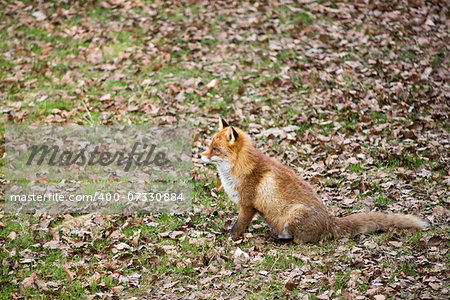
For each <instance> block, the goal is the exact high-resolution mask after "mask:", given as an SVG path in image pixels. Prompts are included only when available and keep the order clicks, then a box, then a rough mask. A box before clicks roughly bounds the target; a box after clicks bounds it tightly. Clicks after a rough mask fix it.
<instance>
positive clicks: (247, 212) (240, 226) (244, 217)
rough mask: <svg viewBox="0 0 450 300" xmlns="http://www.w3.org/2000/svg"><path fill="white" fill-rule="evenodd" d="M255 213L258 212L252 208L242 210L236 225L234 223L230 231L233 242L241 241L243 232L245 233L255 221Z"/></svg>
mask: <svg viewBox="0 0 450 300" xmlns="http://www.w3.org/2000/svg"><path fill="white" fill-rule="evenodd" d="M255 213H256V211H255V209H253V208H250V207H245V208H244V207H241V208H240V210H239V215H238V219H237V221H236V223H234V225H233V227H232V228H231V231H230V236H231V238H232V239H233V240H237V239H239V237H240V236H241V234H242V232H244V230H245V229H247V228H248V225H250V223H251V221H252V220H253V217H254V216H255Z"/></svg>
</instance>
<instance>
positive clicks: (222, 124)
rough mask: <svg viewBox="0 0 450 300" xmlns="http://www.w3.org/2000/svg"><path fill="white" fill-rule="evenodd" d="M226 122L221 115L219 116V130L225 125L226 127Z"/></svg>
mask: <svg viewBox="0 0 450 300" xmlns="http://www.w3.org/2000/svg"><path fill="white" fill-rule="evenodd" d="M228 126H229V125H228V123H227V121H225V120H224V119H222V117H219V131H220V130H222V129H224V128H225V127H228Z"/></svg>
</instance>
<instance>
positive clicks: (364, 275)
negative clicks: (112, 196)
mask: <svg viewBox="0 0 450 300" xmlns="http://www.w3.org/2000/svg"><path fill="white" fill-rule="evenodd" d="M448 13H449V5H448V3H447V2H446V1H422V0H409V1H377V0H375V1H364V0H361V1H354V2H353V1H351V2H345V1H344V2H341V1H312V0H299V1H289V0H286V1H283V0H278V1H277V0H272V1H195V0H193V1H139V0H138V1H126V0H108V1H45V2H44V1H40V2H36V1H2V2H1V5H0V15H1V18H0V34H1V37H2V38H1V39H0V49H1V51H0V103H1V109H0V111H1V115H0V122H1V124H2V130H1V131H2V135H3V133H4V129H3V127H4V125H6V124H35V125H37V124H41V125H42V124H71V123H75V124H84V125H110V124H154V125H162V124H177V125H180V124H181V125H182V124H184V126H189V127H192V138H193V141H194V142H193V147H192V157H193V162H194V166H193V170H192V183H193V185H194V197H193V208H192V211H190V212H188V213H183V214H155V215H131V216H123V215H81V216H79V215H75V216H71V215H64V216H51V215H48V214H43V215H42V214H39V215H38V214H35V215H9V214H4V213H2V212H1V211H0V258H1V261H2V263H1V265H0V274H1V276H0V286H1V291H0V296H1V298H4V299H8V298H24V297H28V296H30V297H33V298H89V299H93V298H111V297H119V298H129V297H133V296H136V297H137V298H139V299H140V298H144V297H147V298H193V299H197V298H216V299H220V298H241V297H248V298H281V297H283V298H284V297H286V298H312V299H314V298H318V299H328V298H335V297H342V298H374V299H384V298H405V299H412V298H420V299H428V298H433V299H442V298H448V294H449V280H448V275H449V270H448V267H449V252H448V245H449V244H448V236H449V225H448V224H449V216H450V215H449V195H448V194H449V192H448V191H449V183H450V173H449V172H450V170H449V163H450V159H449V158H450V155H449V154H450V144H449V141H450V127H449V125H450V124H449V103H450V102H449V94H450V88H449V85H448V78H449V77H450V76H449V75H450V74H449V69H450V68H449V43H448V41H449V36H448V32H449V21H448ZM219 115H220V116H223V117H225V118H226V119H227V120H228V121H229V122H230V123H231V124H232V125H235V126H238V127H240V128H242V129H243V130H246V131H247V132H249V133H250V134H251V136H252V138H253V139H254V140H255V143H256V145H257V147H258V148H259V149H260V150H261V151H263V152H264V153H266V154H268V155H270V156H273V157H275V158H276V159H278V160H280V161H282V162H283V163H284V164H286V165H289V166H291V167H293V168H294V169H295V170H296V171H297V172H298V173H299V175H300V176H302V177H303V178H305V179H306V180H308V181H309V182H310V183H311V184H312V185H313V186H314V187H315V188H316V189H317V191H318V192H319V193H320V195H321V196H322V198H323V200H324V202H325V203H326V205H327V206H328V207H329V209H330V210H331V211H332V212H333V213H334V214H336V215H337V216H343V215H347V214H350V213H351V212H360V211H384V212H390V213H398V212H400V213H408V214H414V215H418V216H420V217H422V218H424V219H426V220H427V221H428V222H429V223H430V228H429V229H428V230H425V231H419V232H410V231H400V230H395V229H392V230H389V231H388V232H385V233H374V234H370V235H364V236H358V237H356V238H354V239H351V240H338V241H336V240H326V241H322V242H320V243H317V244H308V245H295V244H293V243H291V242H281V241H279V240H277V239H276V236H275V234H274V233H272V232H271V231H270V230H269V229H268V227H267V226H266V225H265V224H264V223H263V222H262V221H261V220H260V219H256V220H255V221H254V222H253V223H252V225H251V226H250V228H249V229H248V230H247V231H246V233H245V234H244V237H243V239H242V240H240V241H237V242H232V241H231V240H230V239H229V238H228V235H227V229H228V228H229V226H230V225H231V224H232V222H233V221H235V220H236V217H237V209H236V207H235V206H234V205H233V204H232V203H231V201H230V200H229V199H228V197H227V196H226V195H225V194H224V193H223V191H222V190H221V189H220V185H219V184H217V174H216V170H215V168H214V167H213V166H206V165H202V164H201V163H200V161H199V160H198V159H197V158H196V157H197V154H198V153H200V152H202V151H204V150H205V149H206V148H207V146H208V143H209V141H210V139H211V136H212V135H213V134H214V132H215V131H216V130H217V126H218V125H217V118H218V116H219ZM0 154H1V155H2V159H1V162H2V170H3V168H4V163H5V159H7V158H6V157H5V155H4V148H3V149H0ZM1 174H3V171H2V172H1ZM4 177H5V176H4V175H2V176H1V183H2V191H3V190H4V187H5V186H6V184H7V180H6V179H5V178H4ZM2 197H3V198H4V193H3V192H2ZM2 201H4V200H2ZM0 205H3V204H0ZM73 217H75V218H74V219H73Z"/></svg>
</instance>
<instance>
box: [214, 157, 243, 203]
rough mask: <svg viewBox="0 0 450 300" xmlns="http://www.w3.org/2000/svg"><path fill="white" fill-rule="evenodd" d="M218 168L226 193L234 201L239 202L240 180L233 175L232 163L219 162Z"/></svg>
mask: <svg viewBox="0 0 450 300" xmlns="http://www.w3.org/2000/svg"><path fill="white" fill-rule="evenodd" d="M217 170H218V171H219V177H220V181H221V182H222V186H223V189H224V190H225V193H227V195H228V197H229V198H230V200H231V201H233V203H235V204H237V203H238V202H239V193H238V191H237V187H238V181H237V180H236V179H234V178H233V176H231V165H230V164H229V163H227V162H225V161H222V162H220V163H218V164H217Z"/></svg>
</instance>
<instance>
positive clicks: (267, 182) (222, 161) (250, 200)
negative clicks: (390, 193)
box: [199, 119, 427, 242]
mask: <svg viewBox="0 0 450 300" xmlns="http://www.w3.org/2000/svg"><path fill="white" fill-rule="evenodd" d="M219 122H220V125H221V126H220V127H221V130H220V131H219V132H218V133H216V134H215V135H214V137H213V139H212V142H211V145H210V147H209V149H208V150H207V151H206V152H204V153H202V154H201V155H200V156H199V157H201V158H202V160H203V161H205V162H212V163H214V164H216V165H217V167H218V171H219V176H220V178H221V182H222V186H223V187H224V189H225V192H226V193H227V194H228V196H229V197H230V199H231V200H232V201H233V202H235V203H236V204H237V205H238V207H239V216H238V219H237V222H236V223H235V224H234V226H233V228H232V230H231V237H232V238H233V239H237V238H239V236H240V235H241V234H242V232H243V231H244V230H245V229H247V227H248V226H249V224H250V222H251V221H252V219H253V217H254V215H255V214H256V213H258V214H259V215H261V217H262V218H263V219H264V220H265V221H266V223H267V224H268V225H269V226H270V227H271V228H273V229H274V230H275V231H276V232H277V233H278V235H279V237H280V238H293V239H294V241H295V242H317V241H319V240H321V239H323V238H326V237H334V238H342V237H352V236H354V235H357V234H361V233H369V232H373V231H377V230H385V229H387V228H388V227H390V226H396V227H398V228H415V229H420V228H424V227H426V226H427V224H426V222H425V221H423V220H421V219H420V218H418V217H415V216H410V215H400V214H395V215H394V214H392V215H390V214H384V213H378V212H371V213H358V214H353V215H350V216H347V217H343V218H337V217H335V216H333V215H332V214H331V213H330V212H329V211H328V210H327V208H326V207H325V205H324V204H323V202H322V201H321V200H320V198H319V196H318V194H317V193H316V192H315V191H314V190H313V189H312V187H311V186H310V185H309V184H308V183H307V182H306V181H304V180H302V179H301V178H300V177H298V176H297V175H296V174H295V173H294V171H293V170H292V169H290V168H288V167H286V166H283V165H282V164H280V163H278V162H276V161H275V160H273V159H271V158H269V157H268V156H266V155H264V154H263V153H261V152H260V151H258V150H257V149H256V148H255V147H254V145H253V143H252V141H251V139H250V137H249V136H248V135H247V134H246V133H245V132H243V131H242V130H240V129H238V128H235V127H230V126H228V124H227V123H226V122H225V121H223V120H222V119H220V120H219Z"/></svg>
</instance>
